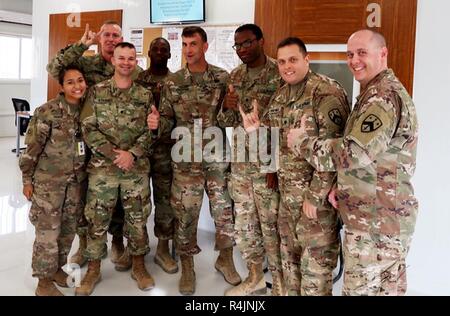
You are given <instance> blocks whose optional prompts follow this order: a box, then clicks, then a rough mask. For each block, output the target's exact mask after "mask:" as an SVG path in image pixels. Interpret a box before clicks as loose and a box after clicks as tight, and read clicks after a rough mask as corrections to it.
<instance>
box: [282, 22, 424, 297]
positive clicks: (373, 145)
mask: <svg viewBox="0 0 450 316" xmlns="http://www.w3.org/2000/svg"><path fill="white" fill-rule="evenodd" d="M347 51H348V52H347V56H348V59H347V62H348V66H349V68H350V71H351V72H352V73H353V74H354V76H355V78H356V80H358V81H359V82H360V83H361V92H360V95H359V97H358V102H357V103H356V105H355V107H354V109H353V111H352V113H351V115H350V118H349V120H348V122H347V125H346V128H345V132H344V137H342V138H335V139H328V140H323V139H320V138H316V137H311V136H309V135H308V136H309V137H310V138H309V139H305V138H302V137H299V134H303V131H302V130H300V131H295V132H293V134H292V135H291V137H290V138H291V147H292V148H294V150H295V151H296V152H297V153H298V154H299V155H301V156H302V157H306V158H307V159H308V161H309V162H310V163H312V164H313V165H314V166H316V168H318V169H320V170H323V171H337V174H338V176H337V192H336V194H337V201H334V203H337V205H338V209H339V213H340V215H341V217H342V219H343V222H344V224H345V226H344V227H345V239H344V260H345V274H344V287H343V294H344V295H403V294H405V292H406V264H405V258H406V255H407V253H408V250H409V246H410V242H411V238H412V234H413V232H414V227H415V222H416V217H417V211H418V202H417V199H416V198H415V197H414V192H413V187H412V184H411V182H410V180H411V177H412V176H413V174H414V171H415V166H416V147H417V135H418V124H417V117H416V111H415V107H414V104H413V102H412V100H411V97H410V96H409V95H408V92H407V91H406V89H405V88H404V87H403V85H402V84H401V83H400V81H399V80H398V79H397V78H396V77H395V75H394V73H393V71H392V70H391V69H388V67H387V48H386V42H385V39H384V37H383V36H382V35H381V34H379V33H376V32H374V31H370V30H362V31H358V32H356V33H354V34H353V35H352V36H351V37H350V38H349V40H348V43H347ZM302 122H304V124H303V125H305V127H304V128H308V127H309V126H310V125H311V119H310V115H309V114H308V113H305V116H304V118H302ZM304 128H303V129H304Z"/></svg>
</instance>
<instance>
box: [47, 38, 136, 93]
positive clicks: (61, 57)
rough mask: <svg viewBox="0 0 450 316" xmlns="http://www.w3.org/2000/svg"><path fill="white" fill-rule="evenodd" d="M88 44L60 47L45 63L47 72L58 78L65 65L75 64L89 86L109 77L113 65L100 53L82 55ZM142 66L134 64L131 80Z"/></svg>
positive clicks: (112, 71) (112, 72)
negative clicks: (46, 63)
mask: <svg viewBox="0 0 450 316" xmlns="http://www.w3.org/2000/svg"><path fill="white" fill-rule="evenodd" d="M88 48H89V47H88V46H86V45H84V44H81V43H75V44H72V45H69V46H67V47H66V48H63V49H61V50H60V51H59V52H58V54H57V55H56V56H55V57H54V58H53V59H52V60H51V61H50V63H49V64H48V65H47V72H48V73H49V74H50V76H52V77H53V78H55V79H58V75H59V72H60V71H61V70H62V69H64V68H65V67H67V66H69V65H71V64H75V65H77V66H78V67H80V69H81V70H82V71H83V73H84V76H85V78H86V82H87V85H88V86H89V87H91V86H93V85H95V84H97V83H100V82H102V81H105V80H107V79H110V78H111V77H112V76H113V75H114V66H113V65H112V64H111V63H109V62H107V61H106V60H105V59H104V58H103V57H102V55H101V54H95V55H93V56H83V53H84V52H85V51H86V50H88ZM141 71H142V68H141V67H139V66H136V69H135V70H134V72H133V76H132V78H133V80H134V79H136V78H137V77H138V75H139V73H140V72H141Z"/></svg>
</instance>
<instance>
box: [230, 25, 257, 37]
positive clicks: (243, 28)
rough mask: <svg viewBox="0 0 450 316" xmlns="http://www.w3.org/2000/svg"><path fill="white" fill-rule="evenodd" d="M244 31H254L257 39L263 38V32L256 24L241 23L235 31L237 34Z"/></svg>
mask: <svg viewBox="0 0 450 316" xmlns="http://www.w3.org/2000/svg"><path fill="white" fill-rule="evenodd" d="M244 31H250V32H252V33H253V34H254V35H255V36H256V39H257V40H260V39H261V38H263V32H262V30H261V28H260V27H259V26H258V25H256V24H244V25H241V26H239V27H238V28H237V29H236V31H234V33H235V34H236V33H240V32H244Z"/></svg>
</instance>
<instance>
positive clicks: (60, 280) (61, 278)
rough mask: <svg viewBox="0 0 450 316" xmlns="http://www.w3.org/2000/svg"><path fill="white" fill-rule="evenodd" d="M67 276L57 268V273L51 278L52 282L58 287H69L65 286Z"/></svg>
mask: <svg viewBox="0 0 450 316" xmlns="http://www.w3.org/2000/svg"><path fill="white" fill-rule="evenodd" d="M68 276H69V275H68V274H67V273H65V272H64V271H63V270H62V269H61V268H59V269H58V271H56V273H55V275H54V276H53V281H55V283H56V284H57V285H58V286H60V287H69V285H67V277H68Z"/></svg>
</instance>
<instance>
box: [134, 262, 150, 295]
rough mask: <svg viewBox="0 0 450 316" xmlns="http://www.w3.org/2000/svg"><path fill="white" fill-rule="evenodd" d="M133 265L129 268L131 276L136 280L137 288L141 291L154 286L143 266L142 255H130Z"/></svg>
mask: <svg viewBox="0 0 450 316" xmlns="http://www.w3.org/2000/svg"><path fill="white" fill-rule="evenodd" d="M132 260H133V267H132V268H131V277H132V278H133V280H136V282H137V285H138V288H139V289H140V290H142V291H148V290H151V289H153V288H154V287H155V280H153V278H152V276H151V275H150V273H148V271H147V269H146V268H145V263H144V255H140V256H132Z"/></svg>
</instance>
